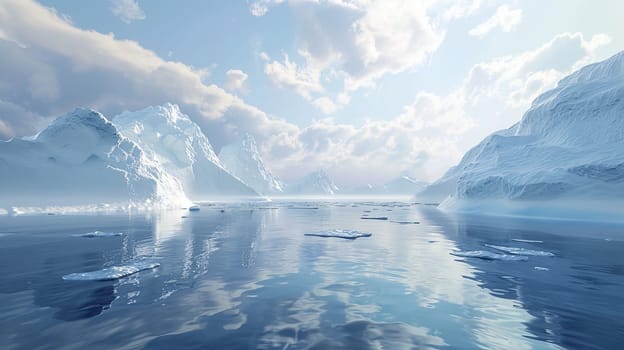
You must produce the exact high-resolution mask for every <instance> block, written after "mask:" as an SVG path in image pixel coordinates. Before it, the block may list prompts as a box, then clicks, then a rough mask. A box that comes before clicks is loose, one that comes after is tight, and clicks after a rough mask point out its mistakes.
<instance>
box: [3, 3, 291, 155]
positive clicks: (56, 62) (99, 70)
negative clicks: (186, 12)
mask: <svg viewBox="0 0 624 350" xmlns="http://www.w3.org/2000/svg"><path fill="white" fill-rule="evenodd" d="M0 32H2V33H3V35H2V39H0V48H1V52H2V55H0V99H1V100H2V102H3V103H2V105H1V106H0V113H3V114H2V115H1V117H2V119H3V124H4V126H3V136H4V137H7V136H9V137H10V136H21V135H24V134H26V133H32V132H34V131H36V128H37V123H34V122H24V121H26V120H29V121H36V120H38V119H43V120H44V121H45V120H47V121H49V118H50V117H52V116H56V115H60V114H63V113H66V112H67V111H69V110H71V109H73V108H74V107H76V106H88V107H92V108H96V109H99V110H101V111H103V112H105V113H107V114H109V115H110V114H112V115H114V114H115V113H118V112H121V111H123V110H126V109H128V110H133V109H140V108H143V107H145V106H147V105H154V104H162V103H164V102H167V101H170V102H173V103H177V104H179V105H180V106H181V108H182V110H184V111H185V112H186V113H188V114H190V115H191V116H192V117H193V118H194V119H195V120H196V121H197V122H198V123H199V124H200V125H202V127H204V129H205V131H206V133H207V134H208V135H209V136H210V137H212V138H213V139H214V140H215V142H227V141H229V140H231V139H232V138H233V137H234V136H233V135H234V133H235V132H236V130H237V128H249V129H252V128H254V129H256V130H261V132H260V135H264V134H269V133H274V132H275V133H279V132H277V131H280V132H281V131H282V130H283V129H284V128H285V129H287V130H292V127H291V126H289V125H288V124H285V123H282V122H280V121H277V120H275V119H274V118H271V117H269V116H268V115H266V114H265V113H263V112H262V111H259V110H257V109H256V108H254V107H252V106H248V105H246V104H245V103H244V101H242V100H240V99H239V98H238V97H236V96H233V95H231V94H229V93H227V92H226V91H225V90H223V89H221V88H220V87H218V86H216V85H209V84H206V83H205V82H204V78H205V75H206V70H205V69H196V68H193V67H190V66H187V65H185V64H182V63H179V62H172V61H166V60H163V59H162V58H160V57H159V56H158V55H156V54H155V53H154V52H152V51H150V50H146V49H145V48H143V47H142V46H140V45H139V44H138V43H136V42H134V41H129V40H118V39H116V38H115V37H114V36H113V35H112V34H108V35H105V34H100V33H98V32H95V31H91V30H81V29H79V28H76V27H74V26H73V25H71V24H70V23H67V22H66V21H64V20H63V19H62V18H60V17H59V16H58V15H57V14H56V13H55V12H54V11H52V10H50V9H47V8H45V7H43V6H40V5H39V4H37V3H35V2H32V1H3V2H0ZM18 43H19V44H18ZM44 116H45V117H44ZM240 120H245V122H246V123H237V121H240ZM232 125H234V126H237V127H233V126H232ZM246 125H253V127H252V126H246ZM276 130H277V131H276ZM250 131H251V130H250ZM289 132H292V131H289ZM218 145H219V144H217V146H218Z"/></svg>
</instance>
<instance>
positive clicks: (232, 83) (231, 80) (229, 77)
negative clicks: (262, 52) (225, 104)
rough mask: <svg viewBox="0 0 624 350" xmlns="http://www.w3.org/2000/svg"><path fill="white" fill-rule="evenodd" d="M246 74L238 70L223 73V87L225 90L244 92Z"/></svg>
mask: <svg viewBox="0 0 624 350" xmlns="http://www.w3.org/2000/svg"><path fill="white" fill-rule="evenodd" d="M247 78H248V76H247V74H246V73H245V72H243V71H242V70H240V69H230V70H228V71H227V72H225V84H224V85H223V87H225V88H226V89H227V90H230V91H235V90H245V82H246V81H247Z"/></svg>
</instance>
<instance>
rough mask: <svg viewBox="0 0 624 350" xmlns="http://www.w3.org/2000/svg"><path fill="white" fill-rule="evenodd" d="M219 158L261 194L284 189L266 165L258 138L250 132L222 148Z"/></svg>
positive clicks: (273, 192)
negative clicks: (257, 142) (259, 149)
mask: <svg viewBox="0 0 624 350" xmlns="http://www.w3.org/2000/svg"><path fill="white" fill-rule="evenodd" d="M219 160H220V161H221V163H222V164H223V166H224V167H225V169H227V170H228V171H229V172H230V173H231V174H232V175H234V176H236V177H237V178H239V179H240V180H241V181H242V182H244V183H245V184H247V185H248V186H250V187H251V188H253V189H254V190H255V191H256V192H258V193H260V194H264V195H268V194H280V193H282V192H283V191H284V189H283V185H282V183H281V182H280V181H279V180H278V179H276V178H275V177H274V176H273V174H271V172H270V171H269V170H268V169H267V168H266V167H265V165H264V162H263V161H262V157H261V156H260V152H259V151H258V147H257V145H256V140H255V139H254V138H253V136H251V135H250V134H245V135H244V136H243V137H242V138H241V139H240V140H239V141H238V142H235V143H232V144H229V145H226V146H224V147H223V148H221V151H220V152H219Z"/></svg>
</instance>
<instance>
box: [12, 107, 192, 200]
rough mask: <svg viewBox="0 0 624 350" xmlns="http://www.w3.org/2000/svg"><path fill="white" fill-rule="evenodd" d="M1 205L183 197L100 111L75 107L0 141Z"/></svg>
mask: <svg viewBox="0 0 624 350" xmlns="http://www.w3.org/2000/svg"><path fill="white" fill-rule="evenodd" d="M0 193H1V196H0V205H2V206H44V205H82V204H94V203H113V202H128V203H129V202H132V203H136V204H145V203H154V202H167V203H181V202H186V201H187V200H186V197H185V195H184V192H183V190H182V187H181V185H180V183H179V182H178V181H177V180H176V179H175V178H173V177H172V176H170V175H169V174H168V173H166V172H165V171H163V170H162V169H161V168H160V167H159V166H158V164H157V163H156V162H154V161H152V160H151V159H150V158H149V157H146V155H145V153H144V152H143V151H142V150H141V149H140V147H138V146H137V145H136V144H135V143H134V142H132V141H130V140H128V139H127V138H125V137H123V136H122V135H121V134H120V133H119V131H118V130H117V128H116V127H115V126H114V125H113V124H112V123H111V122H110V121H108V120H107V119H106V118H105V117H104V116H103V115H102V114H100V113H98V112H96V111H93V110H89V109H82V108H77V109H76V110H74V111H73V112H71V113H69V114H67V115H64V116H62V117H59V118H58V119H56V120H55V121H54V122H53V123H52V124H51V125H50V126H48V127H47V128H46V129H44V130H43V131H42V132H40V133H39V134H38V135H36V136H34V137H32V138H28V139H12V140H9V141H6V142H0Z"/></svg>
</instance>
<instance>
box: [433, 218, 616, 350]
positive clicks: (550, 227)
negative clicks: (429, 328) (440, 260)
mask: <svg viewBox="0 0 624 350" xmlns="http://www.w3.org/2000/svg"><path fill="white" fill-rule="evenodd" d="M431 215H440V214H439V213H431ZM439 221H440V222H443V223H445V225H444V230H445V232H446V233H447V234H448V235H449V236H451V237H453V236H454V237H457V238H458V244H460V245H461V246H462V248H464V247H469V248H470V247H475V246H481V248H483V245H484V244H485V243H490V244H500V245H509V246H516V247H521V248H527V249H537V250H547V251H551V252H553V253H554V254H555V257H554V258H550V257H530V259H529V261H528V262H526V263H506V262H484V261H479V260H478V259H476V260H475V259H464V261H465V263H467V264H470V265H471V266H473V267H474V268H475V272H474V275H473V276H472V277H470V278H472V279H473V280H474V281H476V282H478V283H479V286H481V287H484V288H487V289H488V290H489V292H490V294H491V295H494V296H496V297H497V298H501V299H509V300H517V301H518V302H519V303H520V306H521V307H522V308H524V309H526V310H527V311H528V313H529V314H530V315H531V316H532V317H531V319H530V320H528V321H526V322H525V324H526V327H527V330H528V331H529V332H530V337H531V338H534V339H539V340H543V341H546V342H550V343H554V344H558V345H561V346H563V347H565V348H579V349H581V348H582V349H615V348H618V347H619V346H620V345H621V344H622V343H623V342H624V321H623V320H622V318H621V315H622V314H624V294H623V293H622V292H623V291H624V263H623V261H622V260H621V259H620V258H619V257H620V254H621V252H622V249H624V242H622V241H621V239H620V240H612V239H604V238H603V237H617V236H618V234H619V233H620V232H621V229H622V228H621V227H618V226H609V225H599V224H584V223H565V222H558V223H556V224H555V223H553V222H548V221H544V222H540V221H529V220H504V219H498V220H495V221H494V222H488V220H485V219H483V218H475V217H451V218H448V217H447V218H444V219H443V220H439ZM596 231H598V232H596ZM570 236H572V239H571V238H570ZM518 238H519V239H520V241H518V240H517V239H518ZM523 238H524V239H528V240H529V241H535V242H522V239H523ZM535 267H538V268H537V269H536V268H535Z"/></svg>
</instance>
